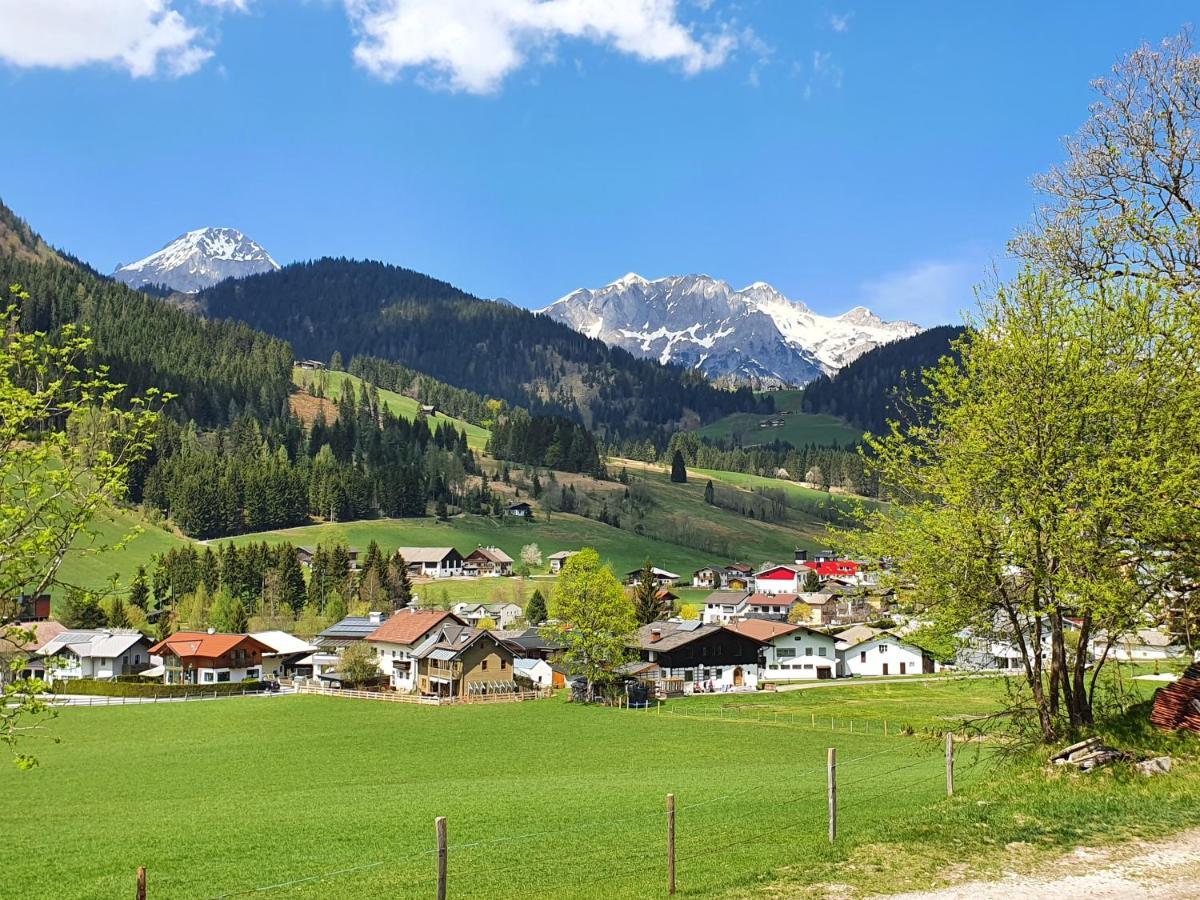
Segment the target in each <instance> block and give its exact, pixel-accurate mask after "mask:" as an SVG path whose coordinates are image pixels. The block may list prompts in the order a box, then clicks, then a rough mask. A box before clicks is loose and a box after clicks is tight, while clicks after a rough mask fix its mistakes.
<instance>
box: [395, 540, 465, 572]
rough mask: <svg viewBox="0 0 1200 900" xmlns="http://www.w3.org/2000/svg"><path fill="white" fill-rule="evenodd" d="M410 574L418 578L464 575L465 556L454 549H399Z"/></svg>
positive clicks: (397, 549) (399, 553) (397, 552)
mask: <svg viewBox="0 0 1200 900" xmlns="http://www.w3.org/2000/svg"><path fill="white" fill-rule="evenodd" d="M396 556H398V557H400V558H401V559H403V560H404V565H405V567H406V568H407V569H408V574H409V575H412V576H414V577H416V578H452V577H453V576H455V575H461V574H462V566H463V556H462V554H461V553H459V552H458V551H457V550H455V549H454V548H453V547H398V548H396Z"/></svg>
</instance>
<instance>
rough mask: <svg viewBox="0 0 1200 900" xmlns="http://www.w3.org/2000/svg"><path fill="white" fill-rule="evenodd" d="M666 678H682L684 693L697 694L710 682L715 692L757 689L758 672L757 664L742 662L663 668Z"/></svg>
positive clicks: (704, 689)
mask: <svg viewBox="0 0 1200 900" xmlns="http://www.w3.org/2000/svg"><path fill="white" fill-rule="evenodd" d="M738 670H741V678H740V680H741V684H738V680H739V678H738ZM663 674H664V676H665V677H667V678H683V679H685V681H684V684H683V692H684V693H685V694H699V693H702V692H704V691H706V690H707V689H708V685H709V682H712V687H713V691H714V692H715V693H723V692H726V691H733V690H737V691H754V690H757V689H758V682H759V678H760V673H759V669H758V666H756V665H753V664H749V663H746V664H743V665H740V666H696V667H695V668H692V669H664V670H663Z"/></svg>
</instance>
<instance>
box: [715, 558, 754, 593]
mask: <svg viewBox="0 0 1200 900" xmlns="http://www.w3.org/2000/svg"><path fill="white" fill-rule="evenodd" d="M721 587H724V588H727V589H729V590H731V591H748V590H751V589H753V587H754V569H752V568H751V567H750V566H748V565H746V564H745V563H730V564H729V565H727V566H726V567H725V571H724V579H723V581H722V582H721Z"/></svg>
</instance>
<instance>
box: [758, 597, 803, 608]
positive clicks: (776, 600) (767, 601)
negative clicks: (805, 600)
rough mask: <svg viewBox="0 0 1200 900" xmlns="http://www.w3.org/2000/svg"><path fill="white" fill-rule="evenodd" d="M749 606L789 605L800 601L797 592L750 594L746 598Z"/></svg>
mask: <svg viewBox="0 0 1200 900" xmlns="http://www.w3.org/2000/svg"><path fill="white" fill-rule="evenodd" d="M747 599H748V600H749V601H750V605H751V606H791V605H792V604H793V603H799V602H800V595H799V594H752V595H751V596H750V597H748V598H747Z"/></svg>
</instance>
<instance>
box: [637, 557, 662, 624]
mask: <svg viewBox="0 0 1200 900" xmlns="http://www.w3.org/2000/svg"><path fill="white" fill-rule="evenodd" d="M658 590H659V588H658V579H656V578H655V577H654V567H653V566H652V565H651V564H650V560H649V559H647V560H646V562H645V563H644V564H643V565H642V571H641V574H640V575H638V583H637V585H636V586H635V587H634V589H633V612H634V616H635V617H636V618H637V623H638V624H639V625H649V624H650V623H651V622H657V621H659V620H660V619H662V618H663V615H664V613H665V612H666V609H665V604H664V603H663V602H662V601H661V600H660V599H659V598H658Z"/></svg>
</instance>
